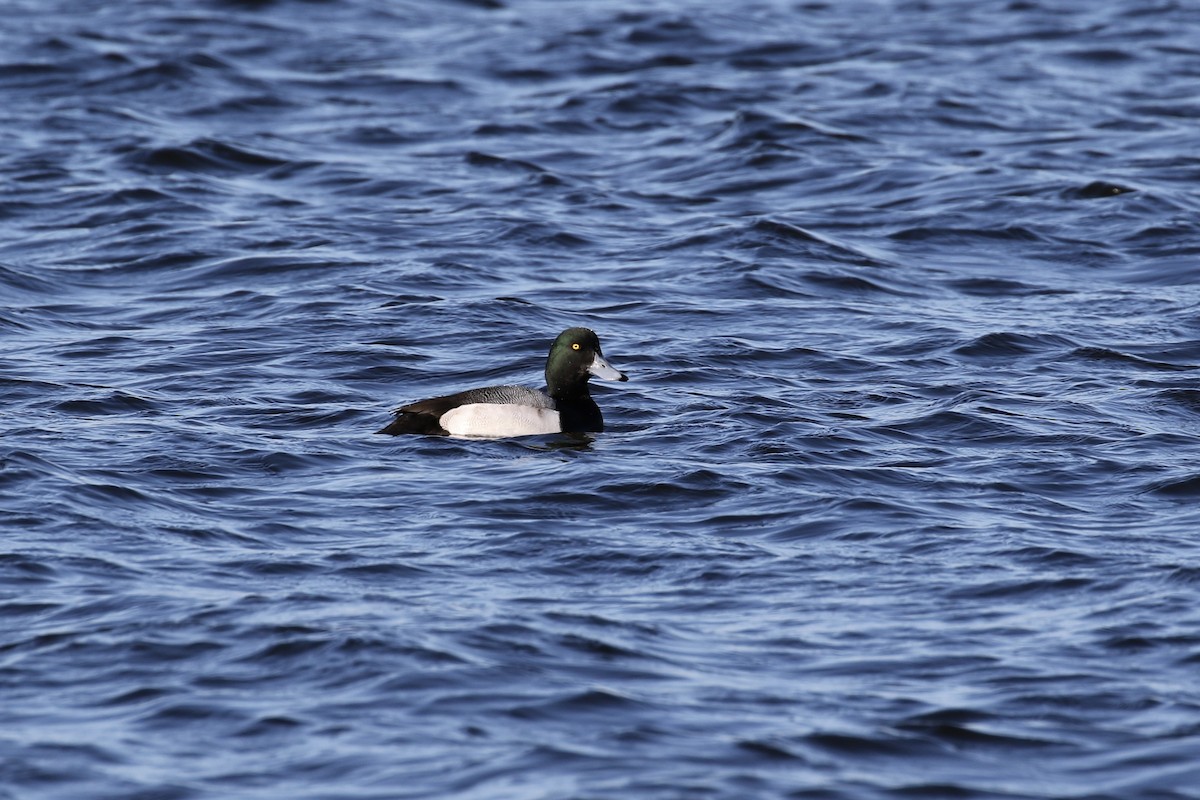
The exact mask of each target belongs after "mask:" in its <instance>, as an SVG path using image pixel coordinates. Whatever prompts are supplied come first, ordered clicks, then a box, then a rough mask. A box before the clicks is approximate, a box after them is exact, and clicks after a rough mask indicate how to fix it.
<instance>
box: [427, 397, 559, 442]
mask: <svg viewBox="0 0 1200 800" xmlns="http://www.w3.org/2000/svg"><path fill="white" fill-rule="evenodd" d="M440 422H441V425H442V427H443V428H445V429H446V432H447V433H449V434H450V435H451V436H472V437H478V438H484V439H499V438H502V437H506V436H533V435H536V434H539V433H558V432H559V431H561V430H562V423H561V422H560V421H559V419H558V412H557V411H555V410H554V409H553V408H536V407H534V406H522V405H516V404H515V403H467V404H466V405H463V406H459V407H458V408H452V409H450V410H449V411H447V412H446V413H445V414H442V418H441V420H440Z"/></svg>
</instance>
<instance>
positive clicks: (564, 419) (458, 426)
mask: <svg viewBox="0 0 1200 800" xmlns="http://www.w3.org/2000/svg"><path fill="white" fill-rule="evenodd" d="M592 376H595V377H597V378H602V379H604V380H606V381H627V380H629V378H627V377H626V376H625V373H623V372H621V371H620V370H618V369H616V368H615V367H613V366H612V365H611V364H609V363H608V362H607V361H606V360H605V359H604V354H603V353H602V352H601V351H600V339H599V338H597V337H596V334H595V333H593V332H592V331H590V330H588V329H587V328H567V329H566V330H565V331H563V332H562V333H560V334H559V335H558V338H557V339H555V340H554V344H552V345H550V354H549V355H548V356H547V357H546V391H545V392H539V391H537V390H536V389H528V388H526V387H524V386H488V387H486V388H482V389H468V390H467V391H465V392H459V393H457V394H451V395H446V396H445V397H434V398H430V399H429V400H419V401H417V402H415V403H409V404H408V405H406V406H402V407H401V408H399V409H397V411H396V418H395V419H394V420H392V422H391V424H389V425H388V426H387V427H386V428H384V429H383V430H381V431H379V433H389V434H391V435H393V436H396V435H398V434H402V433H424V434H434V435H440V436H447V435H448V436H470V437H480V438H490V439H494V438H502V437H507V436H531V435H534V434H544V433H561V432H568V433H576V432H586V431H602V430H604V418H603V417H602V416H601V415H600V408H599V407H598V406H597V405H596V401H595V400H593V399H592V396H591V394H590V393H589V392H588V379H589V378H591V377H592Z"/></svg>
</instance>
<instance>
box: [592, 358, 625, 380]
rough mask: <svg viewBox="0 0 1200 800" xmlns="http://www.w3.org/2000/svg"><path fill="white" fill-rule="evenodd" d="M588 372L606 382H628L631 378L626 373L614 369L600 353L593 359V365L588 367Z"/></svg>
mask: <svg viewBox="0 0 1200 800" xmlns="http://www.w3.org/2000/svg"><path fill="white" fill-rule="evenodd" d="M588 372H590V373H591V374H593V375H595V376H596V377H597V378H600V379H601V380H606V381H627V380H629V378H627V377H626V376H625V373H624V372H621V370H619V369H617V368H616V367H614V366H613V365H612V364H610V363H608V362H607V361H605V360H604V356H602V355H600V354H599V353H597V354H596V357H595V358H593V359H592V365H591V366H590V367H588Z"/></svg>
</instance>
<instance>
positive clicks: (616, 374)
mask: <svg viewBox="0 0 1200 800" xmlns="http://www.w3.org/2000/svg"><path fill="white" fill-rule="evenodd" d="M593 375H595V376H596V377H597V378H602V379H604V380H606V381H627V380H629V378H627V377H626V376H625V373H623V372H621V371H620V370H618V369H617V368H615V367H614V366H613V365H612V364H609V363H608V362H607V361H605V360H604V354H603V353H602V352H601V351H600V339H599V338H597V336H596V334H595V333H593V332H592V331H590V330H588V329H587V328H567V329H566V330H565V331H563V332H562V333H560V334H559V335H558V338H557V339H555V340H554V344H552V345H550V355H549V357H548V358H547V359H546V388H547V389H548V390H549V392H550V396H551V397H559V396H564V395H571V394H576V393H578V392H583V393H585V394H586V393H587V382H588V379H589V378H590V377H592V376H593Z"/></svg>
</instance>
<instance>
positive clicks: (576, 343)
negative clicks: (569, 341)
mask: <svg viewBox="0 0 1200 800" xmlns="http://www.w3.org/2000/svg"><path fill="white" fill-rule="evenodd" d="M571 349H572V350H578V349H579V342H575V343H574V344H573V345H571Z"/></svg>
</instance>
